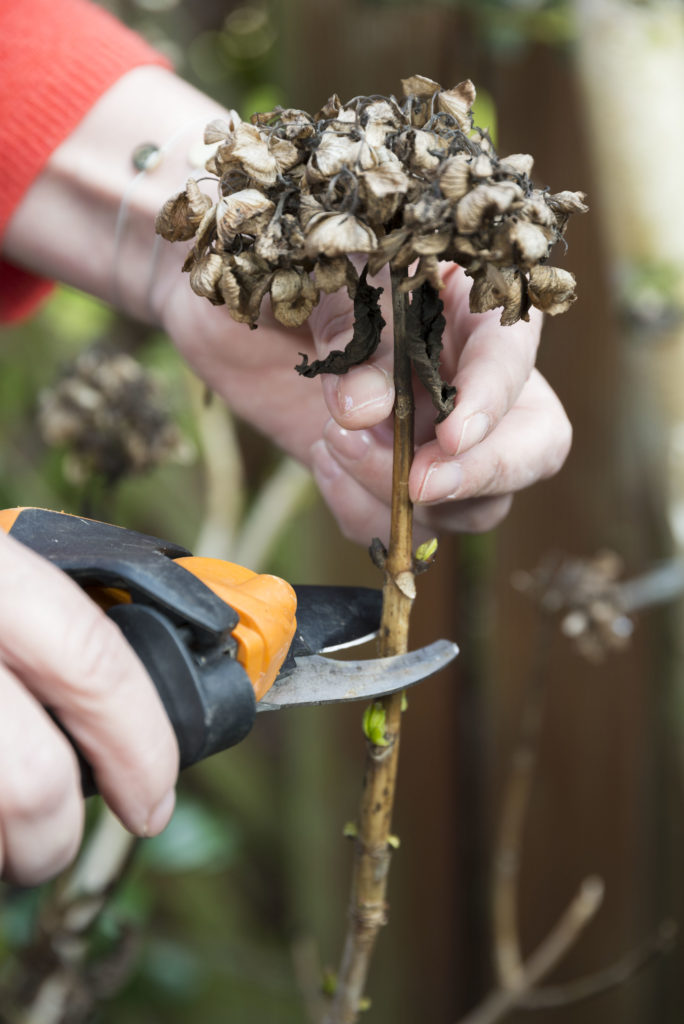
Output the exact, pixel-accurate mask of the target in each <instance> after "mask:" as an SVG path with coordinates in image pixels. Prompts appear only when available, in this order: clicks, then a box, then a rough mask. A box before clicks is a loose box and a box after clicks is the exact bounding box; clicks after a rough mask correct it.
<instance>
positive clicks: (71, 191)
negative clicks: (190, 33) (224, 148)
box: [2, 66, 225, 322]
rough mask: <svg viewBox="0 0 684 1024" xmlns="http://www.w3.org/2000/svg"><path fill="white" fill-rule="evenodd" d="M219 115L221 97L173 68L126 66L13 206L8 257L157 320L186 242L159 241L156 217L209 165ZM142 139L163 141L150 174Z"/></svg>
mask: <svg viewBox="0 0 684 1024" xmlns="http://www.w3.org/2000/svg"><path fill="white" fill-rule="evenodd" d="M221 115H223V116H225V111H224V109H223V108H222V107H221V106H220V105H219V104H217V103H215V102H214V101H213V100H211V99H209V98H208V97H206V96H204V95H203V94H202V93H201V92H199V91H198V90H196V89H194V88H193V87H192V86H190V85H188V84H187V83H186V82H183V81H182V80H181V79H179V78H177V77H176V76H175V75H174V74H173V73H171V72H169V71H166V70H164V69H162V68H157V67H151V66H149V67H147V66H146V67H138V68H135V69H134V70H132V71H130V72H128V73H127V74H125V75H124V76H123V77H122V78H121V79H119V81H118V82H116V83H115V85H114V86H112V87H111V88H110V89H109V90H108V91H107V92H106V93H104V95H103V96H102V97H101V98H100V99H99V100H98V102H97V103H96V104H95V106H94V107H93V108H92V109H91V110H90V112H89V113H88V114H87V115H86V116H85V118H84V119H83V120H82V121H81V123H80V124H79V125H78V127H77V128H76V129H75V131H74V132H73V133H72V134H71V135H70V136H69V137H68V138H67V139H66V141H65V142H63V143H62V144H61V145H60V146H59V147H58V148H57V149H56V150H55V151H54V152H53V154H52V156H51V158H50V160H49V162H48V164H47V166H46V167H45V169H44V170H43V172H42V173H41V174H40V176H39V177H38V178H37V179H36V181H35V182H34V184H33V185H32V186H31V187H30V188H29V190H28V192H27V193H26V194H25V196H24V198H23V200H22V202H21V203H20V205H19V206H18V207H17V209H16V210H15V211H14V214H13V216H12V218H11V220H10V222H9V224H8V227H7V230H6V232H5V236H4V239H3V243H2V253H3V256H4V258H5V259H7V260H9V261H11V262H13V263H16V264H17V265H19V266H22V267H24V268H25V269H27V270H30V271H32V272H34V273H36V274H40V275H44V276H46V277H52V278H55V279H57V280H60V281H64V282H65V283H67V284H71V285H74V286H75V287H78V288H81V289H83V290H84V291H87V292H90V293H91V294H92V295H95V296H97V297H99V298H101V299H104V300H105V301H107V302H111V303H113V304H114V305H118V306H120V307H121V308H123V309H124V310H126V311H127V312H129V313H131V314H132V315H134V316H137V317H140V318H141V319H144V320H148V321H153V322H156V321H157V320H158V319H159V303H160V301H161V295H162V294H163V289H164V282H165V280H166V279H167V275H168V273H169V271H171V270H172V269H175V270H176V271H177V269H178V267H179V266H180V263H181V262H182V260H183V256H184V249H185V247H184V246H179V245H176V246H171V245H169V244H167V243H166V242H162V241H161V239H159V240H157V237H158V236H155V233H154V219H155V216H156V214H157V211H158V209H159V207H160V206H161V205H162V203H163V202H164V200H165V199H167V198H168V196H169V195H171V194H172V193H174V192H176V191H178V190H179V189H181V188H182V187H183V186H184V184H185V181H186V179H187V177H188V176H189V175H191V174H193V175H194V176H201V174H202V173H203V171H202V168H201V159H199V164H200V166H199V167H198V166H197V162H198V157H200V154H199V153H198V143H201V140H202V130H203V126H204V124H205V123H206V122H208V121H210V120H211V119H212V118H214V117H217V116H221ZM141 143H154V144H156V145H157V146H159V147H160V148H161V154H160V160H159V163H158V164H157V166H156V167H154V168H151V169H148V170H147V171H145V172H144V173H142V174H141V173H140V172H139V171H137V170H136V168H135V166H134V164H133V153H134V151H135V150H136V148H137V147H139V146H140V144H141ZM193 159H194V161H195V164H194V166H193V163H192V160H193Z"/></svg>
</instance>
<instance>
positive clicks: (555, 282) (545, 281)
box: [529, 266, 577, 316]
mask: <svg viewBox="0 0 684 1024" xmlns="http://www.w3.org/2000/svg"><path fill="white" fill-rule="evenodd" d="M529 295H530V300H531V302H532V305H534V306H536V307H537V308H538V309H541V310H542V312H543V313H548V314H549V316H556V315H557V314H558V313H565V312H566V311H567V310H568V309H569V308H570V306H571V305H572V304H573V302H575V300H576V298H577V296H576V295H575V277H574V274H571V273H570V271H569V270H562V269H561V268H560V267H548V266H540V267H532V270H531V271H530V283H529Z"/></svg>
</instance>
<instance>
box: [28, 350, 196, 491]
mask: <svg viewBox="0 0 684 1024" xmlns="http://www.w3.org/2000/svg"><path fill="white" fill-rule="evenodd" d="M39 425H40V429H41V433H42V435H43V439H44V441H45V442H46V444H49V445H54V446H60V447H61V446H64V447H65V448H66V449H67V452H68V455H67V460H66V463H65V470H66V474H67V477H68V478H69V479H70V480H71V482H72V483H83V482H84V481H85V480H87V479H88V478H89V477H91V476H92V475H93V474H96V475H98V476H102V477H104V479H105V481H106V482H107V483H109V484H113V483H116V482H117V481H118V480H120V479H121V478H122V477H124V476H129V475H133V474H137V473H146V472H148V471H149V470H151V469H154V468H155V467H156V466H159V465H162V464H163V463H165V462H167V461H184V460H185V459H186V458H187V456H188V455H189V446H188V444H187V442H186V441H184V439H183V438H182V437H181V435H180V433H179V431H178V429H177V427H176V426H175V425H174V423H173V422H172V420H171V419H170V418H169V414H168V412H167V410H166V409H165V407H164V402H163V400H162V396H161V394H160V392H159V388H158V385H157V382H156V380H155V379H154V377H153V376H152V375H151V373H150V371H149V370H147V369H145V368H144V367H143V366H141V364H140V363H139V362H138V361H137V360H135V359H133V358H132V356H129V355H127V354H126V353H125V352H116V351H108V350H106V349H102V348H100V347H99V346H96V347H93V348H90V349H87V350H86V351H85V352H82V353H81V354H80V355H79V356H78V357H77V358H76V360H75V361H74V363H73V365H72V366H70V367H69V368H68V369H67V370H66V371H65V373H64V374H63V376H62V377H61V379H60V380H59V381H58V382H57V383H56V384H55V385H54V386H53V387H52V388H49V389H46V390H45V391H43V392H42V393H41V395H40V407H39Z"/></svg>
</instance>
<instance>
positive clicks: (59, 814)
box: [0, 532, 178, 885]
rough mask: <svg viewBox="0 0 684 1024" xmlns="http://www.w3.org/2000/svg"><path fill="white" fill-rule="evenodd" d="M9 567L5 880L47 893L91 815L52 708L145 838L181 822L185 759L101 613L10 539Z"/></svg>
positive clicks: (2, 835) (1, 676) (0, 768)
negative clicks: (177, 787) (174, 819)
mask: <svg viewBox="0 0 684 1024" xmlns="http://www.w3.org/2000/svg"><path fill="white" fill-rule="evenodd" d="M0 566H1V571H2V578H3V580H4V581H5V583H6V586H4V587H3V588H2V590H1V591H0V707H1V708H2V714H0V779H2V784H1V785H0V874H1V875H2V876H3V877H5V878H7V879H9V880H11V881H14V882H16V883H19V884H21V885H36V884H38V883H39V882H42V881H44V880H45V879H47V878H50V877H51V876H53V875H55V874H57V873H58V872H59V871H61V870H62V869H63V868H64V867H66V865H67V864H68V863H69V862H70V861H71V860H72V858H73V857H74V855H75V853H76V851H77V849H78V846H79V843H80V839H81V833H82V829H83V810H84V808H83V797H82V795H81V786H80V778H79V770H78V764H77V761H76V756H75V754H74V751H73V748H72V747H71V745H70V743H69V742H68V740H67V739H66V738H65V736H64V734H63V733H62V732H61V730H60V729H59V728H58V727H57V726H56V725H55V723H54V721H53V720H52V719H51V718H50V717H49V715H48V714H47V713H46V711H45V710H44V707H49V708H50V709H51V711H52V712H53V713H54V714H55V715H56V717H57V718H58V719H59V720H60V722H62V723H63V725H64V727H65V728H66V729H67V730H68V731H69V733H70V734H71V735H72V736H73V737H74V739H75V740H76V741H77V742H78V745H79V747H80V748H81V750H82V751H83V753H84V755H85V757H86V759H87V760H88V761H89V762H90V764H91V765H92V767H93V769H94V772H95V777H96V779H97V784H98V787H99V790H100V792H101V793H102V795H103V797H104V798H105V800H106V801H107V803H108V804H109V806H110V807H111V808H112V810H113V811H114V812H115V813H116V814H117V815H118V816H119V817H120V818H121V821H122V822H123V823H124V825H125V826H126V827H127V828H129V829H130V830H131V831H132V832H134V833H136V834H137V835H155V834H156V833H157V832H160V831H161V830H162V828H163V827H164V826H165V825H166V824H167V822H168V819H169V818H170V817H171V813H172V811H173V803H174V793H173V786H174V783H175V778H176V774H177V770H178V748H177V744H176V739H175V736H174V735H173V732H172V729H171V726H170V724H169V721H168V718H167V717H166V714H165V712H164V710H163V707H162V704H161V701H160V699H159V697H158V695H157V691H156V690H155V689H154V686H153V685H152V682H151V681H150V679H149V677H148V676H147V673H146V672H145V670H144V669H143V667H142V665H141V664H140V662H139V661H138V659H137V658H136V656H135V655H134V653H133V651H132V650H131V648H130V647H129V645H128V644H127V643H126V642H125V640H124V639H123V637H122V636H121V634H120V633H119V631H118V629H117V627H116V626H115V625H114V624H113V622H111V621H110V620H109V619H108V618H107V617H106V616H105V615H104V614H103V612H101V611H100V609H99V608H98V607H97V606H96V605H95V604H94V602H93V601H91V600H90V599H89V598H88V597H86V595H85V594H84V593H83V591H82V590H81V589H80V588H79V587H78V586H77V585H76V584H75V583H74V582H73V581H72V580H70V579H69V578H68V577H67V576H66V575H65V574H64V573H62V572H61V571H60V570H59V569H57V568H55V567H54V566H53V565H51V564H50V563H49V562H48V561H46V560H45V559H43V558H41V557H40V556H39V555H37V554H35V553H34V552H33V551H30V550H29V549H28V548H26V547H24V546H23V545H22V544H20V543H19V542H18V541H15V540H13V538H11V537H8V536H7V535H6V534H4V533H2V532H0ZM41 705H43V706H41Z"/></svg>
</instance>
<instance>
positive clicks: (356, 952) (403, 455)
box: [326, 272, 415, 1024]
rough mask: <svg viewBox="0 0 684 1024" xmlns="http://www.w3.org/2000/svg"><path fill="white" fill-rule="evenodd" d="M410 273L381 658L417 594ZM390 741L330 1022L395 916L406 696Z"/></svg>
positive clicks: (372, 752)
mask: <svg viewBox="0 0 684 1024" xmlns="http://www.w3.org/2000/svg"><path fill="white" fill-rule="evenodd" d="M403 279H404V273H403V272H402V273H400V274H393V275H392V306H393V311H394V384H395V402H394V463H393V470H392V513H391V526H390V544H389V550H388V553H387V559H386V562H385V584H384V588H383V610H382V620H381V624H380V635H379V654H380V656H381V657H384V656H387V655H392V654H403V653H405V652H406V651H407V650H408V633H409V617H410V613H411V606H412V604H413V599H414V597H415V582H414V577H413V544H412V531H413V506H412V504H411V500H410V498H409V491H408V478H409V472H410V469H411V461H412V458H413V419H414V403H413V388H412V382H411V361H410V358H409V355H408V343H407V337H406V311H407V307H408V297H407V295H406V294H405V293H403V292H400V290H399V284H400V283H401V281H402V280H403ZM379 703H381V704H382V707H383V708H384V711H385V744H384V745H376V744H374V743H372V742H371V741H370V740H369V741H368V743H367V747H366V765H365V774H364V780H363V790H362V794H361V804H360V808H359V821H358V830H357V835H356V840H355V842H356V848H355V857H354V867H353V877H352V884H351V893H350V901H349V921H348V927H347V935H346V939H345V944H344V951H343V954H342V962H341V965H340V970H339V974H338V979H337V986H336V990H335V996H334V999H333V1003H332V1006H331V1008H330V1012H329V1014H328V1016H327V1018H326V1022H327V1024H352V1022H353V1021H355V1020H356V1019H357V1017H358V1012H359V1008H360V1003H361V999H362V996H363V991H364V986H365V982H366V977H367V974H368V969H369V966H370V960H371V956H372V953H373V949H374V946H375V941H376V939H377V936H378V933H379V931H380V928H381V927H382V926H383V925H384V924H385V923H386V921H387V903H386V892H387V877H388V872H389V864H390V853H391V848H390V844H389V841H388V840H389V836H390V827H391V823H392V808H393V805H394V793H395V787H396V777H397V764H398V759H399V732H400V727H401V705H402V694H401V693H396V694H392V695H391V696H389V697H385V698H384V699H383V700H382V701H381V702H379Z"/></svg>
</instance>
